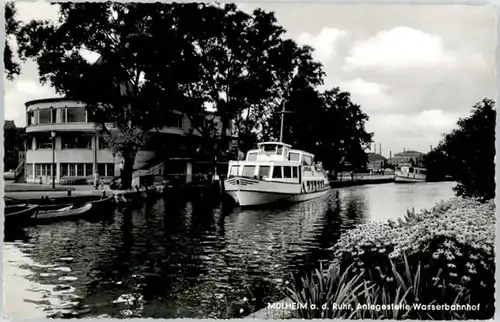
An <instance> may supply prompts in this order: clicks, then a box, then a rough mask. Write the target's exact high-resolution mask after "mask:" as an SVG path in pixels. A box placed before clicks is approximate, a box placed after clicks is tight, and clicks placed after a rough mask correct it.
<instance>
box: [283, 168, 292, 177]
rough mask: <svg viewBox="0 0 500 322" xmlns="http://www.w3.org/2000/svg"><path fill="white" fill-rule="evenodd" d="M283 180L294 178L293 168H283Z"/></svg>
mask: <svg viewBox="0 0 500 322" xmlns="http://www.w3.org/2000/svg"><path fill="white" fill-rule="evenodd" d="M283 178H285V179H290V178H292V167H283Z"/></svg>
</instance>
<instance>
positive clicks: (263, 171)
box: [259, 165, 271, 178]
mask: <svg viewBox="0 0 500 322" xmlns="http://www.w3.org/2000/svg"><path fill="white" fill-rule="evenodd" d="M270 172H271V167H270V166H267V165H261V166H260V167H259V178H260V177H262V178H269V173H270Z"/></svg>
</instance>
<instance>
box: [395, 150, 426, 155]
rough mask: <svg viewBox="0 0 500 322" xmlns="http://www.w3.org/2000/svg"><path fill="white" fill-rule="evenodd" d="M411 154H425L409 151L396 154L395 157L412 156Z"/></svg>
mask: <svg viewBox="0 0 500 322" xmlns="http://www.w3.org/2000/svg"><path fill="white" fill-rule="evenodd" d="M410 154H424V153H422V152H418V151H414V150H407V151H403V152H399V153H396V154H394V156H405V155H410Z"/></svg>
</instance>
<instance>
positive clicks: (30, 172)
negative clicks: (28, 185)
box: [25, 163, 33, 179]
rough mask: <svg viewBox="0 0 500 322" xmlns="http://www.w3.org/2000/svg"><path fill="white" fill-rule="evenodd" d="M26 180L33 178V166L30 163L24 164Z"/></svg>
mask: <svg viewBox="0 0 500 322" xmlns="http://www.w3.org/2000/svg"><path fill="white" fill-rule="evenodd" d="M25 170H26V172H25V173H26V179H31V178H32V177H33V164H32V163H26V168H25Z"/></svg>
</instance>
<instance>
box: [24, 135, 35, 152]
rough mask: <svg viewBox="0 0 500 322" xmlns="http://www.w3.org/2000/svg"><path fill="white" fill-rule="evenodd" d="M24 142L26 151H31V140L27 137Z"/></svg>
mask: <svg viewBox="0 0 500 322" xmlns="http://www.w3.org/2000/svg"><path fill="white" fill-rule="evenodd" d="M25 142H26V150H32V149H33V138H32V137H27V138H26V141H25Z"/></svg>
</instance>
